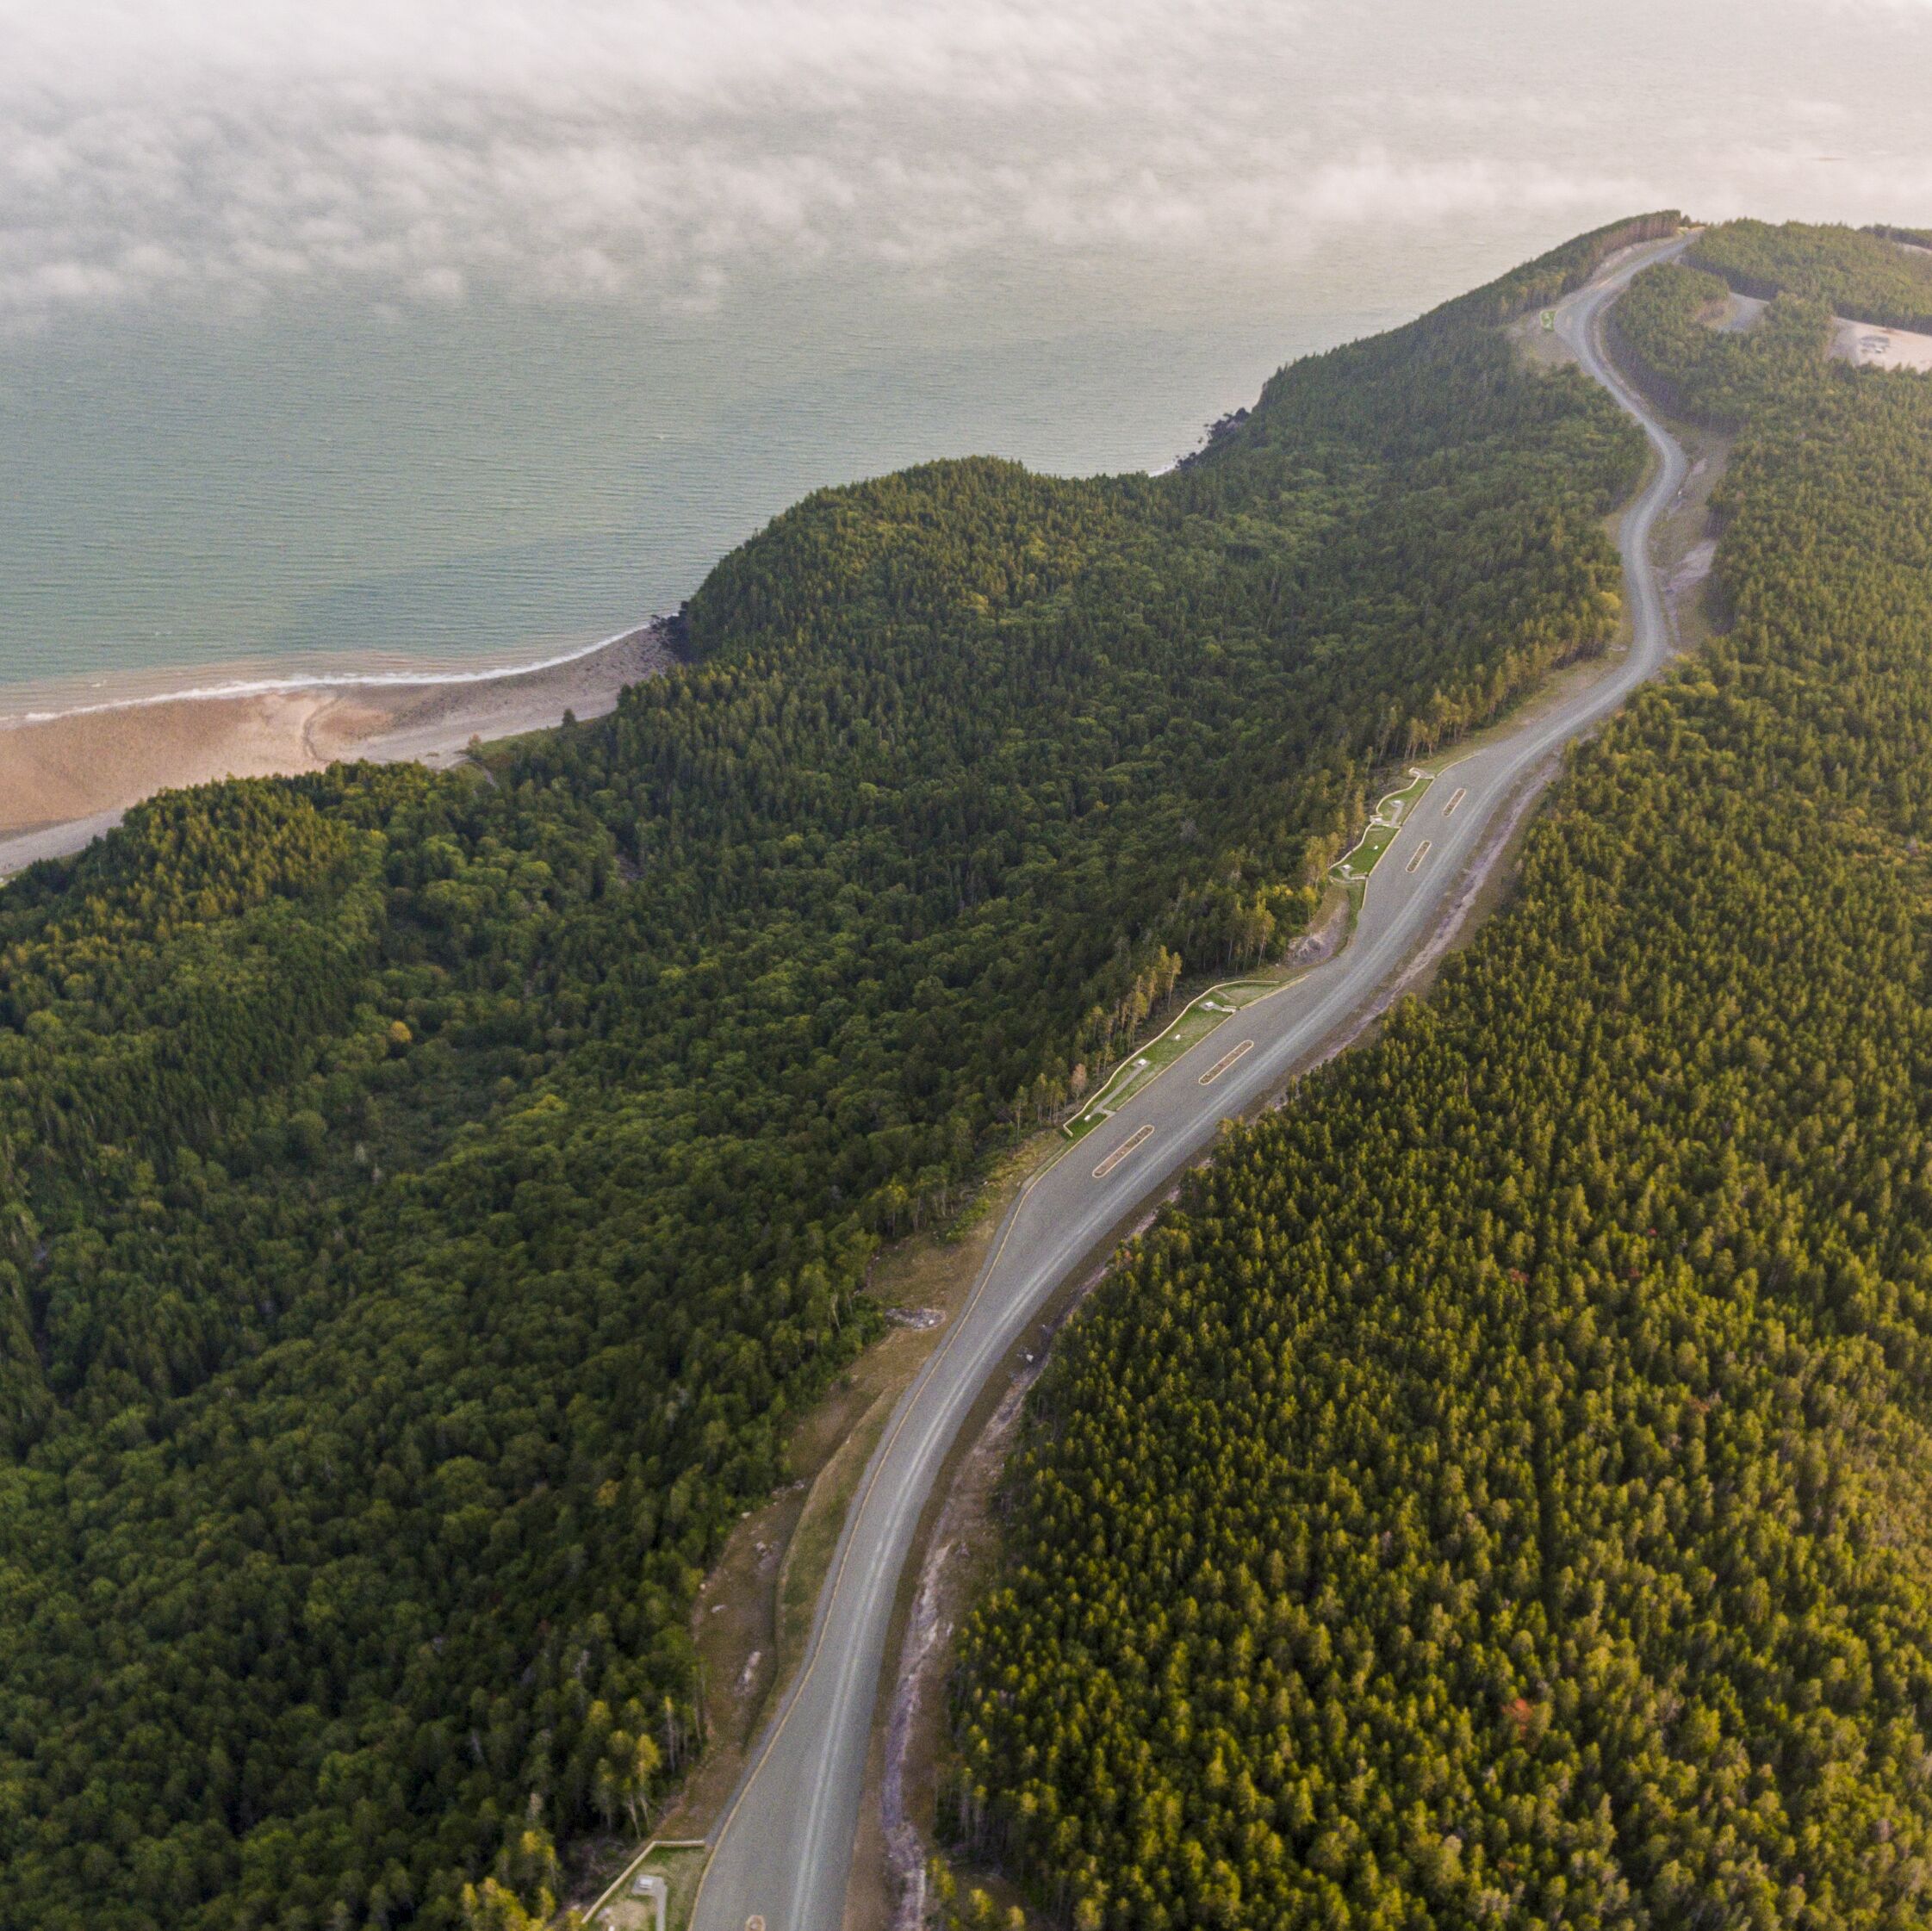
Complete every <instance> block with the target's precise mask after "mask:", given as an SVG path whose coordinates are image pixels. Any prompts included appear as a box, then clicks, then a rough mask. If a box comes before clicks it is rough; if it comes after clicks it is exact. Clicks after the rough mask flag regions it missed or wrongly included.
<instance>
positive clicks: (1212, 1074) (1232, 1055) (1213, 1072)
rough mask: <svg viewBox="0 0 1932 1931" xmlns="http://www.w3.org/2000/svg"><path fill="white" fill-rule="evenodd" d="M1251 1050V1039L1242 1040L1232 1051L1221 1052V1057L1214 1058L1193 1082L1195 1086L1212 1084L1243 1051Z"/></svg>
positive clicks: (1252, 1043) (1252, 1049)
mask: <svg viewBox="0 0 1932 1931" xmlns="http://www.w3.org/2000/svg"><path fill="white" fill-rule="evenodd" d="M1253 1051H1254V1041H1253V1040H1242V1041H1241V1043H1240V1044H1239V1046H1236V1047H1235V1048H1234V1050H1233V1052H1224V1053H1222V1054H1221V1058H1220V1059H1217V1060H1215V1062H1214V1065H1211V1066H1210V1067H1208V1070H1207V1071H1206V1072H1204V1073H1202V1076H1201V1077H1200V1078H1199V1079H1197V1080H1196V1082H1195V1084H1196V1085H1197V1086H1212V1085H1213V1084H1214V1082H1215V1081H1216V1080H1217V1079H1219V1078H1220V1077H1221V1075H1222V1074H1223V1073H1224V1072H1226V1071H1227V1069H1228V1068H1229V1067H1230V1066H1232V1065H1233V1064H1234V1062H1235V1061H1236V1060H1237V1059H1239V1058H1240V1057H1241V1055H1242V1054H1243V1053H1244V1052H1253Z"/></svg>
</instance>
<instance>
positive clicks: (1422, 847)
mask: <svg viewBox="0 0 1932 1931" xmlns="http://www.w3.org/2000/svg"><path fill="white" fill-rule="evenodd" d="M1428 855H1429V841H1428V840H1427V839H1426V838H1425V839H1424V840H1423V841H1422V842H1421V843H1420V844H1419V845H1418V846H1417V847H1416V848H1415V856H1414V857H1413V858H1412V859H1411V860H1409V861H1408V864H1407V866H1406V867H1405V869H1406V870H1407V871H1410V872H1413V871H1414V869H1415V868H1416V866H1419V864H1421V862H1422V861H1423V860H1424V859H1426V858H1427V857H1428Z"/></svg>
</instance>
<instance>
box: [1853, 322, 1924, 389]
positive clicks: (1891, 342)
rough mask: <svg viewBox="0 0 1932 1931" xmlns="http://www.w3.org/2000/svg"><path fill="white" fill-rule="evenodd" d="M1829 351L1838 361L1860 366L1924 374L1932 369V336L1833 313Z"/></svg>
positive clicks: (1862, 367) (1860, 367) (1861, 367)
mask: <svg viewBox="0 0 1932 1931" xmlns="http://www.w3.org/2000/svg"><path fill="white" fill-rule="evenodd" d="M1831 353H1832V354H1833V356H1834V357H1836V359H1837V360H1838V361H1840V362H1848V363H1852V364H1853V365H1854V367H1856V368H1859V369H1916V370H1917V371H1918V372H1919V373H1920V374H1921V375H1923V374H1924V373H1926V372H1927V371H1929V370H1932V335H1920V334H1916V333H1915V332H1913V331H1912V330H1910V329H1909V328H1881V327H1880V326H1879V325H1878V324H1877V323H1875V322H1854V321H1852V320H1849V319H1848V317H1846V316H1843V315H1834V316H1833V317H1832V318H1831Z"/></svg>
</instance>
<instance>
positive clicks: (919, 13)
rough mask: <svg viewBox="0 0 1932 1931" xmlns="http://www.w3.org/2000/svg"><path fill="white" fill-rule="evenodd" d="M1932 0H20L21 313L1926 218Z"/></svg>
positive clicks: (934, 277)
mask: <svg viewBox="0 0 1932 1931" xmlns="http://www.w3.org/2000/svg"><path fill="white" fill-rule="evenodd" d="M1929 79H1932V0H1841V3H1838V4H1830V3H1806V4H1779V3H1776V0H1772V3H1769V4H1750V5H1746V4H1743V3H1740V0H1722V3H1711V0H1673V3H1671V4H1668V5H1666V4H1654V3H1650V0H1631V3H1624V0H1618V3H1616V4H1597V3H1593V0H1581V3H1580V0H1570V3H1569V4H1567V5H1566V4H1559V3H1556V0H1550V3H1548V4H1542V5H1529V4H1522V3H1511V0H1474V3H1470V0H1458V3H1457V5H1455V6H1453V7H1444V6H1442V5H1441V4H1439V0H1426V3H1419V0H1385V3H1383V4H1381V5H1366V4H1361V3H1355V0H1351V3H1350V4H1347V5H1345V6H1344V5H1336V4H1333V3H1331V4H1326V5H1297V4H1291V3H1290V4H1281V3H1274V4H1258V3H1254V0H1224V3H1221V4H1196V3H1190V0H1159V3H1150V0H1104V3H1094V0H1059V3H1057V4H1052V5H1047V4H1036V5H1017V4H1011V3H1007V0H936V3H927V0H790V3H787V0H674V3H662V0H627V3H624V4H616V5H609V4H600V3H593V0H329V3H328V4H327V5H326V6H317V5H314V4H304V5H303V6H302V7H301V8H300V9H295V8H291V7H287V6H283V5H277V4H274V3H267V4H264V3H262V0H186V3H184V0H140V4H136V5H118V4H108V3H104V0H0V316H3V317H6V318H10V319H11V320H12V322H13V323H14V325H15V326H29V327H33V326H45V325H47V324H48V323H50V322H57V321H58V320H59V318H60V317H62V316H63V315H69V314H74V313H76V312H77V311H81V310H88V309H95V310H99V309H103V308H112V307H115V306H117V305H127V304H132V303H138V302H144V301H145V302H150V303H155V302H160V303H166V304H171V305H177V306H178V305H181V304H183V303H185V304H189V305H193V306H203V305H211V306H213V307H216V308H221V307H251V306H255V305H258V304H260V303H262V302H263V301H275V300H276V299H277V298H278V297H284V296H287V295H301V293H302V292H303V291H312V290H315V289H320V288H323V287H326V288H328V289H330V290H331V291H335V290H338V289H342V288H345V287H346V288H347V289H350V290H351V291H356V290H361V289H366V290H367V292H368V294H369V295H370V299H372V300H375V301H393V302H406V303H407V302H432V303H436V302H450V301H460V300H462V299H463V296H464V295H465V294H466V293H468V292H469V291H472V290H475V289H479V288H481V287H486V286H487V287H489V288H491V289H502V290H505V291H507V292H509V293H510V294H512V295H516V296H520V297H530V298H535V299H542V300H556V299H563V300H581V299H585V298H587V297H588V298H595V297H605V298H607V297H609V296H611V295H621V296H623V297H624V298H625V299H627V300H635V301H642V302H647V303H669V304H674V305H678V306H683V307H693V306H696V307H700V308H701V307H703V306H704V305H705V304H706V303H709V302H713V301H718V300H720V299H722V298H724V297H725V296H726V295H728V294H729V292H730V290H731V289H732V288H733V286H734V285H735V284H736V285H742V284H743V283H745V282H746V281H747V280H748V279H751V278H761V277H764V276H769V275H771V274H773V273H777V274H780V275H783V274H790V273H794V272H796V271H798V270H807V271H809V270H813V269H814V268H815V267H817V266H819V265H821V264H828V263H830V264H836V265H837V266H838V267H839V269H840V270H841V271H842V273H844V274H846V275H848V276H849V275H850V274H851V272H852V271H853V270H854V269H855V268H856V269H859V270H866V271H867V272H874V273H876V275H877V276H879V277H881V278H883V279H884V280H885V281H893V280H897V281H898V282H901V283H906V284H908V285H915V284H918V283H922V282H923V283H926V284H928V285H929V286H930V287H931V288H933V289H940V290H943V289H945V288H947V286H948V285H950V284H955V283H956V284H959V285H961V286H970V285H972V282H973V280H974V278H975V276H977V275H978V273H979V271H980V270H981V269H982V268H983V266H984V265H985V264H989V263H993V262H998V261H1009V260H1011V259H1013V258H1016V257H1024V258H1031V259H1034V260H1042V261H1050V262H1052V263H1053V264H1056V265H1058V266H1059V267H1062V268H1065V269H1066V270H1070V271H1072V272H1075V273H1078V271H1079V270H1081V268H1082V267H1083V265H1084V264H1094V263H1105V264H1108V273H1109V278H1110V279H1114V280H1117V278H1118V276H1119V275H1120V273H1121V270H1122V268H1123V266H1124V267H1125V268H1126V269H1127V270H1129V271H1130V272H1131V271H1134V270H1139V269H1140V268H1143V267H1144V269H1145V271H1146V274H1147V276H1150V277H1159V276H1175V275H1179V276H1184V275H1186V274H1189V273H1190V272H1195V271H1196V270H1198V268H1199V267H1200V265H1201V264H1205V263H1208V262H1210V261H1214V260H1221V261H1225V260H1227V258H1229V257H1230V256H1233V255H1242V254H1245V255H1247V256H1249V257H1251V258H1258V257H1262V256H1265V257H1266V258H1269V259H1270V261H1271V262H1272V263H1274V264H1277V266H1278V265H1279V264H1282V263H1283V262H1292V261H1293V260H1295V258H1298V257H1301V256H1305V255H1308V254H1310V253H1312V252H1313V251H1317V250H1319V249H1322V248H1324V247H1332V246H1333V244H1334V243H1335V242H1336V241H1337V240H1338V239H1340V238H1341V237H1343V236H1345V234H1346V233H1349V232H1350V231H1351V230H1354V229H1357V228H1358V227H1362V226H1364V225H1366V226H1368V227H1372V228H1374V229H1376V230H1377V231H1379V232H1380V233H1381V234H1382V237H1383V238H1384V239H1388V238H1389V237H1391V236H1393V237H1395V238H1396V239H1399V238H1400V236H1401V234H1402V233H1405V232H1407V231H1409V230H1412V229H1413V230H1414V231H1416V232H1418V233H1422V232H1426V231H1428V230H1436V231H1438V232H1439V230H1440V228H1441V227H1442V225H1443V224H1444V223H1454V222H1457V221H1470V222H1476V223H1482V224H1488V225H1491V226H1495V225H1498V224H1500V225H1501V227H1504V228H1506V230H1507V231H1508V232H1509V233H1511V234H1514V233H1516V232H1518V231H1519V230H1520V232H1521V233H1524V234H1525V236H1532V237H1535V238H1538V239H1543V238H1547V237H1553V236H1555V235H1556V234H1560V233H1566V232H1569V231H1570V230H1572V229H1575V228H1578V227H1583V226H1586V225H1587V224H1588V223H1590V222H1592V221H1594V220H1599V219H1601V218H1603V217H1604V216H1606V215H1608V214H1614V213H1617V212H1619V211H1622V210H1626V209H1632V208H1638V207H1647V206H1651V205H1656V204H1658V203H1661V202H1673V203H1680V204H1682V205H1685V206H1687V207H1688V208H1692V209H1693V211H1694V212H1697V213H1700V214H1725V213H1730V212H1734V211H1739V210H1745V209H1749V210H1751V211H1754V212H1763V213H1765V214H1774V215H1776V214H1809V215H1829V214H1843V215H1846V216H1848V217H1850V218H1854V219H1858V220H1869V219H1873V218H1889V219H1892V220H1932V117H1929V116H1928V115H1927V114H1926V112H1925V102H1926V84H1927V82H1928V80H1929Z"/></svg>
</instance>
